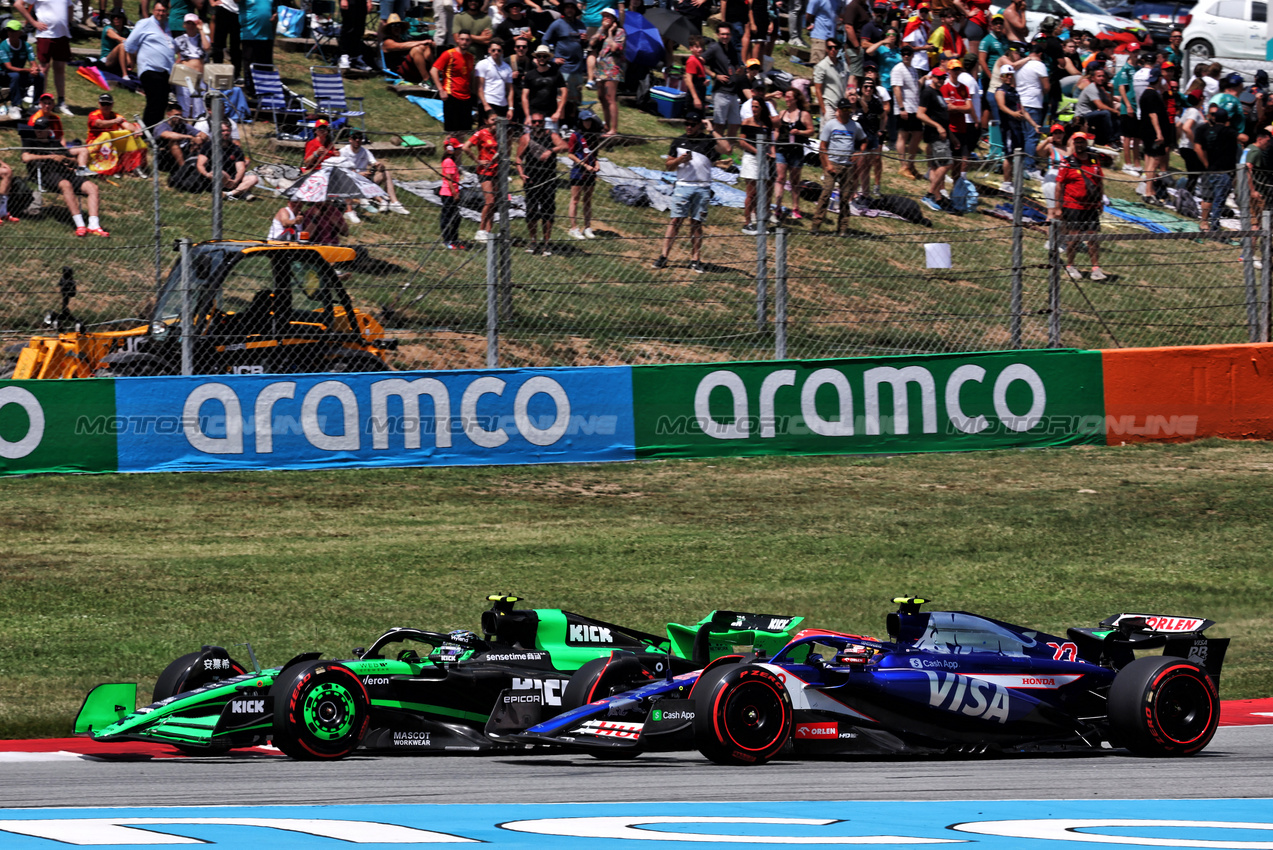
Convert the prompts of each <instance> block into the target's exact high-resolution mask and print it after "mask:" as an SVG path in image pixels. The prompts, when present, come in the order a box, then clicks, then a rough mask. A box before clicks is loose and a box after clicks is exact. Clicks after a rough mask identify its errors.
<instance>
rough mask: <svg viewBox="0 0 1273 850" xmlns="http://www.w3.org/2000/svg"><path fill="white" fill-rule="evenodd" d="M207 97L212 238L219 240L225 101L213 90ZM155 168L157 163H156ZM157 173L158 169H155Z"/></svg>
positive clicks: (219, 93)
mask: <svg viewBox="0 0 1273 850" xmlns="http://www.w3.org/2000/svg"><path fill="white" fill-rule="evenodd" d="M209 97H210V98H211V100H212V103H211V105H210V106H211V108H210V109H209V113H210V114H209V115H208V135H209V136H210V137H211V138H212V238H213V239H220V238H221V204H222V201H223V198H222V196H221V189H222V173H223V172H222V169H223V168H224V165H223V163H222V162H221V156H222V154H221V122H222V121H223V120H224V119H225V100H224V98H223V96H222V94H221V92H219V91H217V90H216V89H213V90H212V91H211V92H210V94H209ZM156 166H158V163H157V162H156ZM155 170H156V171H158V170H159V169H158V167H156V169H155Z"/></svg>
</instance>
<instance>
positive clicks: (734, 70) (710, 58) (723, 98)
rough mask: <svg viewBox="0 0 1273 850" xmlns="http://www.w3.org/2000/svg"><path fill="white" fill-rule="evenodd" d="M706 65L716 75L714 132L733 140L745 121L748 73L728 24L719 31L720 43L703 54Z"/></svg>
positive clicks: (713, 81) (713, 82)
mask: <svg viewBox="0 0 1273 850" xmlns="http://www.w3.org/2000/svg"><path fill="white" fill-rule="evenodd" d="M703 64H704V65H706V66H707V70H708V72H709V73H711V75H712V84H713V93H712V127H713V130H714V131H715V133H717V134H722V133H723V134H724V135H726V136H728V137H729V138H731V139H732V138H734V137H735V136H737V135H738V127H739V125H740V124H742V122H743V117H742V108H741V107H742V103H741V97H742V94H743V86H744V85H745V84H746V81H747V74H746V72H745V71H744V70H743V60H742V57H741V54H739V52H738V46H737V45H736V44H734V40H733V32H732V30H731V29H730V28H729V26H728V25H726V24H722V25H720V26H718V27H717V28H716V43H715V44H713V45H711V46H709V47H708V48H707V49H706V50H704V51H703Z"/></svg>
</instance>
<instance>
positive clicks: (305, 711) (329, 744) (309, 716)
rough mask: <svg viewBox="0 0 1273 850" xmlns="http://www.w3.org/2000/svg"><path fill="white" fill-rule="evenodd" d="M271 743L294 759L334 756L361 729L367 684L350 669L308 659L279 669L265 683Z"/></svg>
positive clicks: (357, 738)
mask: <svg viewBox="0 0 1273 850" xmlns="http://www.w3.org/2000/svg"><path fill="white" fill-rule="evenodd" d="M270 696H271V697H273V702H274V746H276V747H278V748H279V749H280V750H282V751H283V752H284V753H286V754H287V755H289V756H291V757H292V758H294V759H301V760H306V761H314V760H330V759H340V758H344V757H345V756H347V755H349V754H350V753H352V752H353V751H354V748H356V747H357V746H358V744H359V742H361V741H362V736H363V735H364V734H366V732H367V720H368V706H369V705H370V700H369V699H368V698H367V689H366V688H365V687H363V683H362V680H360V679H359V678H358V677H357V676H356V675H355V674H354V672H353V671H352V670H350V669H349V668H348V667H346V666H345V665H343V664H335V663H332V662H330V661H313V662H310V663H309V664H302V665H299V666H296V667H293V668H292V669H290V670H287V671H285V672H284V674H283V675H282V676H281V677H280V678H279V679H278V681H276V682H275V683H274V684H273V685H272V686H271V687H270Z"/></svg>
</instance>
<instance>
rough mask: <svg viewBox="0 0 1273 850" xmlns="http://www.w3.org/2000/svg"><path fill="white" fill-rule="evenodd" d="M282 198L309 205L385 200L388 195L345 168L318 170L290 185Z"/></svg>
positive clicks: (364, 178)
mask: <svg viewBox="0 0 1273 850" xmlns="http://www.w3.org/2000/svg"><path fill="white" fill-rule="evenodd" d="M283 197H285V198H291V199H292V200H296V201H308V202H309V203H311V204H317V203H321V202H322V201H332V200H352V199H357V198H366V199H368V200H370V199H372V198H387V197H389V195H388V193H386V192H385V190H384V189H381V188H380V187H379V186H377V185H376V184H375V183H374V182H372V181H371V180H368V179H367V178H366V177H363V176H362V175H361V174H359V173H357V172H356V171H350V170H348V169H346V168H320V169H318V170H317V171H311V172H310V173H309V174H306V175H305V176H304V177H302V178H301V179H300V180H297V181H296V182H295V183H294V184H292V188H290V189H288V190H287V191H286V192H284V193H283Z"/></svg>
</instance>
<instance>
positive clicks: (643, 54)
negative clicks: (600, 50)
mask: <svg viewBox="0 0 1273 850" xmlns="http://www.w3.org/2000/svg"><path fill="white" fill-rule="evenodd" d="M623 31H624V32H625V33H626V34H627V37H628V38H627V46H626V47H625V48H624V49H623V55H624V56H625V57H627V60H628V62H629V63H631V64H633V65H642V66H645V67H647V68H657V67H658V66H659V65H660V64H662V62H663V37H662V36H660V35H659V31H658V29H657V28H656V27H655V26H654V24H652V23H650V22H649V21H647V20H646V19H645V16H644V15H642V14H641V13H639V12H628V13H627V14H626V15H624V17H623Z"/></svg>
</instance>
